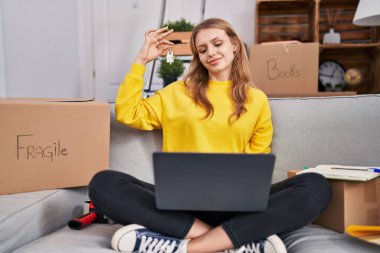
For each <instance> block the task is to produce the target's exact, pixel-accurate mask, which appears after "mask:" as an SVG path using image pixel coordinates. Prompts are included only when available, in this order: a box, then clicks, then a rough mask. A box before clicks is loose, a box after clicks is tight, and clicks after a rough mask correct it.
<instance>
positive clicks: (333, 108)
mask: <svg viewBox="0 0 380 253" xmlns="http://www.w3.org/2000/svg"><path fill="white" fill-rule="evenodd" d="M270 105H271V109H272V119H273V126H274V138H273V143H272V152H273V153H274V154H276V167H275V171H274V181H279V180H281V179H284V178H286V173H287V170H289V169H299V168H301V167H303V166H309V167H314V166H316V165H318V164H339V165H358V166H378V165H379V164H380V155H379V154H380V142H379V140H378V136H380V127H379V126H380V95H379V94H377V95H361V96H348V97H315V98H281V99H270Z"/></svg>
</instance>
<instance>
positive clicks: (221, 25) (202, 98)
mask: <svg viewBox="0 0 380 253" xmlns="http://www.w3.org/2000/svg"><path fill="white" fill-rule="evenodd" d="M210 28H214V29H219V30H223V31H225V33H226V34H227V35H228V37H229V38H230V39H231V42H235V44H236V46H237V50H236V53H235V56H234V59H233V62H232V69H231V76H230V80H231V81H232V83H233V88H232V94H231V98H232V100H233V102H234V112H233V113H232V114H231V115H230V117H229V120H228V121H229V123H233V122H234V121H235V120H238V119H239V118H240V116H241V115H242V114H243V113H245V112H247V109H246V108H245V107H244V104H245V103H246V102H248V100H249V99H250V98H249V92H248V91H249V87H254V85H253V82H252V78H251V70H250V68H249V61H248V57H247V52H246V50H245V47H244V44H243V43H242V41H241V39H240V38H239V37H238V35H237V34H236V32H235V31H234V30H233V28H232V26H231V25H230V24H229V23H228V22H226V21H224V20H223V19H219V18H211V19H207V20H205V21H203V22H202V23H200V24H198V25H197V26H196V27H195V28H194V30H193V32H192V35H191V38H190V47H191V51H192V53H193V59H192V61H191V64H190V68H189V72H188V73H187V74H186V76H185V78H184V82H185V84H186V86H187V88H188V90H189V94H190V96H191V97H192V99H193V100H194V102H195V103H196V104H197V105H199V106H201V107H203V108H204V109H205V111H206V115H205V117H204V119H206V118H209V117H212V116H213V114H214V108H213V106H212V104H211V103H210V101H209V100H208V98H207V96H206V90H207V88H208V82H209V75H208V70H207V69H206V68H205V67H204V66H203V64H202V63H201V60H200V58H199V54H198V51H197V49H196V45H195V38H196V36H197V35H198V33H199V32H200V31H201V30H203V29H210Z"/></svg>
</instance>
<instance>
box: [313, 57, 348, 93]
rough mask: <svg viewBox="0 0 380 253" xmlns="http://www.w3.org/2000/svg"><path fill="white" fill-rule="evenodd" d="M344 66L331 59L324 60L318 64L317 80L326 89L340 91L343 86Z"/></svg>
mask: <svg viewBox="0 0 380 253" xmlns="http://www.w3.org/2000/svg"><path fill="white" fill-rule="evenodd" d="M344 74H345V69H344V67H343V66H342V65H341V64H340V63H338V62H337V61H333V60H325V61H322V62H321V63H320V64H319V71H318V77H319V82H320V83H321V84H322V86H323V87H324V88H325V90H326V91H331V90H332V91H341V90H343V88H344V86H345V82H344Z"/></svg>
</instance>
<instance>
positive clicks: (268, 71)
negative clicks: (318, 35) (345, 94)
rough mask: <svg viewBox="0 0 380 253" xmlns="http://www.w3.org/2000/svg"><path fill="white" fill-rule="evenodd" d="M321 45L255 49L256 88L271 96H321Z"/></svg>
mask: <svg viewBox="0 0 380 253" xmlns="http://www.w3.org/2000/svg"><path fill="white" fill-rule="evenodd" d="M318 61H319V44H318V43H285V42H284V43H278V42H276V43H273V44H260V45H252V47H251V51H250V65H251V72H252V76H253V80H254V84H255V85H256V86H257V87H258V88H260V89H261V90H263V91H264V92H265V93H266V94H268V95H286V94H291V95H297V94H298V95H304V94H308V95H312V94H317V93H318Z"/></svg>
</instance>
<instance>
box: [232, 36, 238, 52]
mask: <svg viewBox="0 0 380 253" xmlns="http://www.w3.org/2000/svg"><path fill="white" fill-rule="evenodd" d="M232 45H233V47H234V54H236V53H237V52H238V51H239V49H240V43H239V40H238V39H237V38H234V39H233V40H232Z"/></svg>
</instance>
